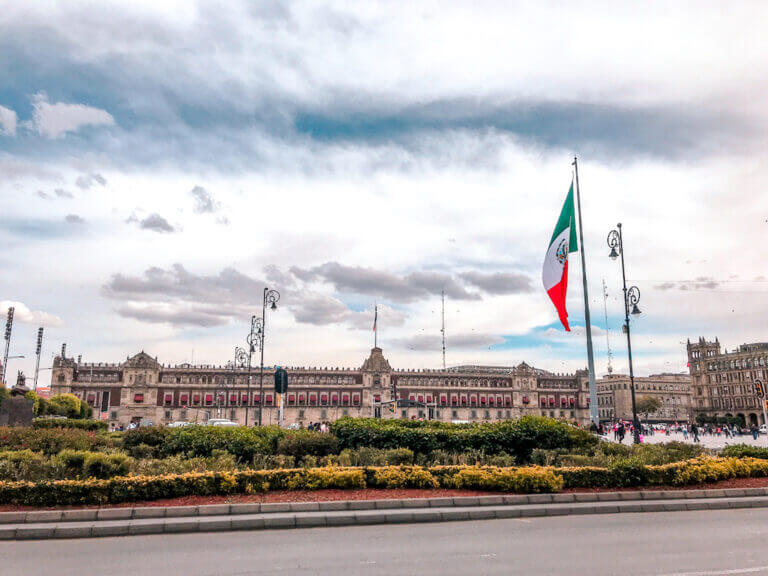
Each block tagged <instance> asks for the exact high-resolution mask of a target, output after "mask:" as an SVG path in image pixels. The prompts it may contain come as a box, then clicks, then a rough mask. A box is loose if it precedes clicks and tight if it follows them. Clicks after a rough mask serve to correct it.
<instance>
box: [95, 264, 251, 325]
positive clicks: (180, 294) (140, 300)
mask: <svg viewBox="0 0 768 576" xmlns="http://www.w3.org/2000/svg"><path fill="white" fill-rule="evenodd" d="M263 288H264V283H263V282H259V281H256V280H254V279H253V278H250V277H249V276H246V275H244V274H242V273H240V272H238V271H237V270H235V269H234V268H225V269H224V270H222V271H221V272H220V273H219V274H218V275H215V276H203V275H196V274H192V273H190V272H188V271H187V270H186V268H184V266H183V265H181V264H174V265H173V266H171V268H169V269H167V270H166V269H162V268H156V267H155V268H148V269H147V270H145V272H144V273H143V274H142V275H141V276H128V275H123V274H115V275H113V276H112V278H111V279H110V280H109V282H107V283H106V284H105V285H104V287H103V293H104V295H105V296H107V297H108V298H110V299H113V300H121V301H123V304H122V305H121V306H119V307H118V309H117V312H118V314H120V315H121V316H124V317H128V318H134V319H137V320H141V321H144V322H153V323H168V324H172V325H175V326H184V325H186V326H190V325H192V326H218V325H222V324H227V323H228V322H229V321H230V320H232V319H234V318H243V317H246V318H247V317H248V316H250V314H252V311H253V308H254V306H260V305H261V298H262V290H263Z"/></svg>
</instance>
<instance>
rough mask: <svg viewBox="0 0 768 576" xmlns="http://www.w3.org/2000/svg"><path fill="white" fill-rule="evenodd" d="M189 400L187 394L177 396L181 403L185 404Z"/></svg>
mask: <svg viewBox="0 0 768 576" xmlns="http://www.w3.org/2000/svg"><path fill="white" fill-rule="evenodd" d="M188 401H189V395H188V394H182V395H181V396H179V402H181V403H182V404H186V403H187V402H188Z"/></svg>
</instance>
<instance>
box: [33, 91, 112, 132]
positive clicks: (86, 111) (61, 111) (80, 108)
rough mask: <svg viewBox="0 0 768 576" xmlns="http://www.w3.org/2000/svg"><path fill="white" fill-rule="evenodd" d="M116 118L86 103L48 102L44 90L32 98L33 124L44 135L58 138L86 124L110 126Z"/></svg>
mask: <svg viewBox="0 0 768 576" xmlns="http://www.w3.org/2000/svg"><path fill="white" fill-rule="evenodd" d="M114 123H115V119H114V118H113V117H112V115H111V114H109V112H107V111H106V110H101V109H99V108H93V107H91V106H86V105H84V104H65V103H63V102H57V103H55V104H51V103H50V102H48V96H47V95H46V94H45V93H44V92H38V93H37V94H35V96H34V97H33V98H32V126H33V127H34V129H35V130H36V131H37V132H38V133H39V134H40V135H42V136H45V137H46V138H51V139H56V138H59V137H61V136H63V135H65V134H66V133H67V132H77V131H78V130H79V129H80V128H82V127H84V126H99V125H106V126H110V125H112V124H114Z"/></svg>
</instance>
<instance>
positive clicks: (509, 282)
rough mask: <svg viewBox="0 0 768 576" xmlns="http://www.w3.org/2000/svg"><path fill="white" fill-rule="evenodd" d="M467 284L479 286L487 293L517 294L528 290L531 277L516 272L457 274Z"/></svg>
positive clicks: (530, 288) (530, 287)
mask: <svg viewBox="0 0 768 576" xmlns="http://www.w3.org/2000/svg"><path fill="white" fill-rule="evenodd" d="M459 276H460V277H461V278H463V279H464V280H465V281H466V282H468V283H469V284H472V285H473V286H476V287H477V288H480V289H481V290H483V291H484V292H486V293H487V294H519V293H521V292H530V291H531V290H533V286H531V278H530V277H529V276H526V275H525V274H520V273H517V272H494V273H491V274H486V273H484V272H477V271H472V272H463V273H461V274H459Z"/></svg>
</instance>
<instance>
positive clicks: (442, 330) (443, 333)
mask: <svg viewBox="0 0 768 576" xmlns="http://www.w3.org/2000/svg"><path fill="white" fill-rule="evenodd" d="M440 298H441V300H442V304H443V308H442V317H443V320H442V328H441V330H440V332H441V333H442V335H443V370H445V290H443V291H441V292H440Z"/></svg>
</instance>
